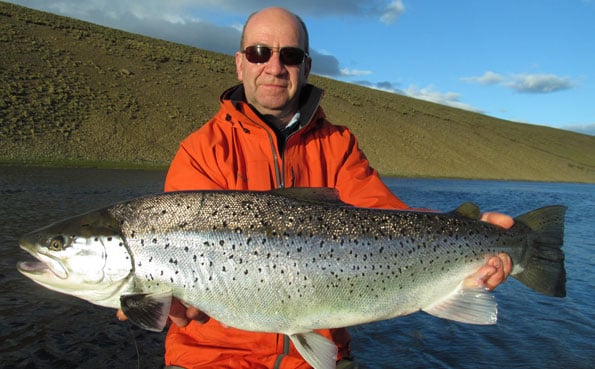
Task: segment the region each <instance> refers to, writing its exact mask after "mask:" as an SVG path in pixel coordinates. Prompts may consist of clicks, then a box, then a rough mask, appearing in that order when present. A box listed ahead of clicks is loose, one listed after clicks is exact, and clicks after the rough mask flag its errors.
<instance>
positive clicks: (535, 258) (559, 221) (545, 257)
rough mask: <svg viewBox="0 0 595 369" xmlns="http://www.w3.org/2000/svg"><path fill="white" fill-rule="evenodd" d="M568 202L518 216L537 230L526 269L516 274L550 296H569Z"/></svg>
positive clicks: (530, 247)
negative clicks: (566, 262)
mask: <svg viewBox="0 0 595 369" xmlns="http://www.w3.org/2000/svg"><path fill="white" fill-rule="evenodd" d="M565 214H566V207H565V206H548V207H545V208H541V209H537V210H533V211H531V212H529V213H527V214H524V215H521V216H519V217H517V218H515V222H516V223H518V224H524V225H525V226H527V227H529V228H530V229H531V230H533V232H534V233H533V234H532V235H531V236H530V239H529V245H528V246H527V248H528V249H527V250H526V252H525V255H524V256H523V260H522V261H521V265H522V266H523V268H524V269H523V271H522V272H520V273H518V274H516V275H514V276H513V277H514V278H516V279H518V280H519V281H521V282H523V283H524V284H525V285H527V286H528V287H530V288H532V289H534V290H535V291H537V292H541V293H543V294H545V295H548V296H555V297H564V296H566V269H565V268H564V253H563V252H562V244H563V243H564V215H565Z"/></svg>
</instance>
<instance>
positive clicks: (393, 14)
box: [380, 0, 405, 24]
mask: <svg viewBox="0 0 595 369" xmlns="http://www.w3.org/2000/svg"><path fill="white" fill-rule="evenodd" d="M404 12H405V5H403V2H402V1H401V0H394V1H392V2H391V3H390V4H388V6H387V8H386V12H385V13H384V14H382V15H381V16H380V21H381V22H383V23H386V24H392V23H395V22H396V21H397V18H399V17H400V16H401V14H403V13H404Z"/></svg>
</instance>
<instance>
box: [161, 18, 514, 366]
mask: <svg viewBox="0 0 595 369" xmlns="http://www.w3.org/2000/svg"><path fill="white" fill-rule="evenodd" d="M308 47H309V45H308V33H307V30H306V27H305V25H304V24H303V22H302V21H301V19H300V18H299V17H297V16H296V15H294V14H292V13H290V12H288V11H287V10H285V9H281V8H267V9H264V10H261V11H259V12H257V13H255V14H253V15H251V16H250V17H249V18H248V20H247V21H246V24H245V26H244V31H243V34H242V41H241V51H239V52H237V53H236V55H235V61H236V68H237V76H238V80H239V81H240V82H241V85H238V86H236V87H233V88H231V89H229V90H227V91H225V92H224V93H223V95H222V96H221V109H220V111H219V112H218V113H217V114H216V115H215V117H214V118H213V119H212V120H211V121H209V122H208V123H207V124H205V125H204V126H203V127H201V128H200V129H199V130H198V131H196V132H194V133H192V134H191V135H190V136H189V137H188V138H186V139H185V140H184V141H183V142H182V144H181V146H180V149H179V151H178V152H177V154H176V156H175V158H174V159H173V161H172V163H171V166H170V168H169V171H168V174H167V178H166V183H165V190H166V191H174V190H191V189H203V190H204V189H230V190H269V189H273V188H282V187H333V188H336V189H337V190H338V193H339V196H340V198H341V199H342V200H343V201H344V202H346V203H349V204H352V205H355V206H361V207H382V208H393V209H407V208H408V207H407V205H405V204H404V203H403V202H402V201H401V200H399V199H398V198H397V197H395V196H394V195H393V194H392V193H391V191H390V190H389V189H388V188H387V187H386V186H385V185H384V184H383V183H382V181H381V180H380V178H379V176H378V173H377V172H376V171H375V170H374V169H372V168H371V167H370V166H369V164H368V161H367V159H366V157H365V156H364V154H363V153H362V152H361V151H360V150H359V148H358V144H357V140H356V138H355V137H354V136H353V135H352V134H351V132H350V131H349V130H348V129H347V128H345V127H340V126H335V125H332V124H330V123H329V122H328V121H327V120H326V117H325V115H324V112H323V110H322V108H321V107H320V106H319V103H320V100H321V98H322V91H321V90H319V89H318V88H316V87H314V86H312V85H308V84H307V83H306V82H307V78H308V75H309V73H310V67H311V59H310V58H309V57H308ZM484 220H487V221H490V222H492V223H496V224H500V225H502V226H504V227H510V226H511V225H512V219H511V218H510V217H508V216H505V215H502V214H497V213H488V214H484ZM510 269H511V261H510V258H509V257H508V256H507V255H504V254H503V255H500V257H494V258H492V259H490V260H489V262H488V263H487V264H486V266H484V267H483V268H481V269H480V270H479V271H478V272H477V273H476V274H475V275H474V276H473V277H471V278H470V283H475V284H482V285H486V286H488V287H490V288H494V287H495V286H496V285H498V284H499V283H501V282H502V281H503V280H504V279H505V277H506V276H507V275H508V274H509V273H510ZM173 306H174V307H172V310H171V311H170V314H171V319H172V321H173V322H174V323H175V324H172V325H171V326H170V329H169V332H168V335H167V338H166V343H165V346H166V352H165V362H166V365H172V366H174V365H175V366H180V367H184V368H199V367H200V368H205V367H208V368H309V366H308V364H307V363H305V362H304V360H303V359H302V358H301V357H300V355H299V354H298V353H297V351H296V350H295V348H294V347H293V346H291V345H290V343H289V339H288V337H285V336H283V335H279V334H273V333H254V332H245V331H241V330H238V329H234V328H230V327H225V326H223V325H222V324H220V323H219V322H217V321H215V320H214V319H209V318H208V317H206V316H204V315H203V314H201V313H200V312H198V311H197V310H196V309H194V308H188V309H186V308H184V307H183V306H182V305H181V304H180V303H179V302H177V301H175V302H174V305H173ZM318 332H319V333H320V334H322V335H323V336H325V337H327V338H329V339H330V340H332V341H333V342H334V343H335V344H336V345H337V347H338V357H337V361H338V367H341V368H355V367H356V366H355V364H353V363H352V362H351V360H350V351H349V341H350V337H349V334H348V333H347V331H346V330H345V329H332V330H320V331H318Z"/></svg>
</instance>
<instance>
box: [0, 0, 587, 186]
mask: <svg viewBox="0 0 595 369" xmlns="http://www.w3.org/2000/svg"><path fill="white" fill-rule="evenodd" d="M0 47H1V49H2V52H1V53H0V142H1V145H0V162H4V163H16V164H49V165H93V166H95V165H111V166H122V167H126V166H140V167H165V166H167V164H168V163H169V161H170V160H171V158H172V156H173V154H174V153H175V151H176V150H177V147H178V145H179V142H180V141H181V140H182V139H183V138H184V137H185V136H186V135H188V134H189V133H190V132H192V131H193V130H195V129H197V128H198V127H199V126H200V125H201V124H203V123H204V122H205V121H207V120H208V119H209V118H210V117H211V116H212V115H213V114H214V113H215V112H216V110H217V109H218V106H219V103H218V98H219V95H220V94H221V92H222V91H223V90H224V89H226V88H227V87H230V86H232V85H234V84H236V83H237V81H236V79H235V67H234V62H233V58H232V57H230V56H226V55H222V54H217V53H212V52H208V51H205V50H200V49H197V48H193V47H189V46H183V45H179V44H174V43H170V42H165V41H160V40H156V39H152V38H148V37H143V36H139V35H134V34H130V33H126V32H122V31H117V30H113V29H109V28H105V27H100V26H97V25H93V24H90V23H85V22H81V21H78V20H73V19H70V18H65V17H60V16H56V15H51V14H47V13H43V12H39V11H34V10H30V9H26V8H22V7H18V6H15V5H11V4H6V3H1V2H0ZM315 62H316V61H315V60H314V63H315ZM310 82H312V83H314V84H316V85H318V86H320V87H322V88H324V89H325V90H326V96H325V99H324V100H323V106H324V109H325V111H326V113H327V115H328V116H329V118H330V120H331V121H332V122H334V123H335V124H342V125H346V126H349V127H350V128H351V129H352V130H353V131H354V132H355V133H356V135H357V136H358V137H359V140H360V145H361V147H362V149H363V150H364V152H366V154H367V156H368V158H369V159H370V161H371V163H372V165H373V166H374V167H376V168H377V169H378V170H379V171H380V172H381V173H382V174H384V175H390V176H407V177H450V178H453V177H456V178H482V179H513V180H542V181H573V182H590V183H594V182H595V137H593V136H587V135H582V134H578V133H573V132H568V131H563V130H557V129H553V128H546V127H540V126H533V125H527V124H521V123H515V122H510V121H504V120H499V119H495V118H491V117H487V116H484V115H481V114H476V113H472V112H468V111H464V110H459V109H454V108H450V107H446V106H442V105H438V104H433V103H430V102H425V101H421V100H416V99H412V98H408V97H404V96H400V95H396V94H390V93H385V92H381V91H376V90H371V89H367V88H364V87H359V86H355V85H350V84H345V83H341V82H337V81H333V80H330V79H325V78H321V77H317V76H312V77H311V79H310Z"/></svg>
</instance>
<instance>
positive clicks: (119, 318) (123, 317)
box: [116, 309, 128, 320]
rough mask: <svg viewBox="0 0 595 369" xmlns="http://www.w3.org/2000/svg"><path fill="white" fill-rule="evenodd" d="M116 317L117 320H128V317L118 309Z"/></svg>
mask: <svg viewBox="0 0 595 369" xmlns="http://www.w3.org/2000/svg"><path fill="white" fill-rule="evenodd" d="M116 317H117V318H118V320H128V317H127V316H126V315H125V314H124V312H123V311H122V310H120V309H118V311H117V312H116Z"/></svg>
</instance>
